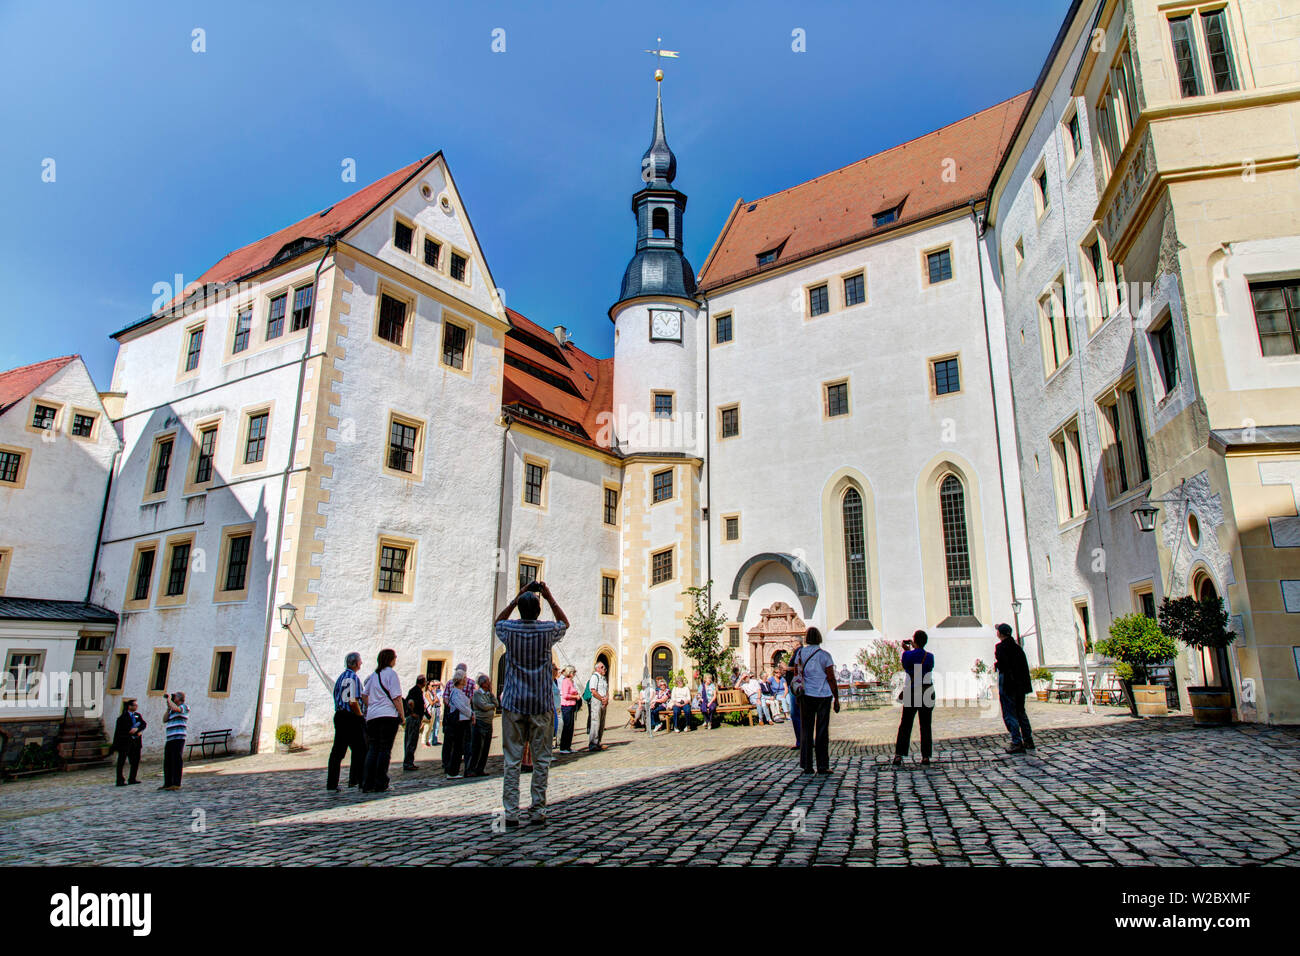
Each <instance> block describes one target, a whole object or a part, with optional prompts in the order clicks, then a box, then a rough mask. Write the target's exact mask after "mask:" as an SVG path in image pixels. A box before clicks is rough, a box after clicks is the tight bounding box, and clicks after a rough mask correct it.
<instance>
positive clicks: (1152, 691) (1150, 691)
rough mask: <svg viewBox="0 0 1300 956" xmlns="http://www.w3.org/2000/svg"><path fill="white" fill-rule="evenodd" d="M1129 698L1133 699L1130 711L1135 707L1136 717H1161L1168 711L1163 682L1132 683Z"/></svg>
mask: <svg viewBox="0 0 1300 956" xmlns="http://www.w3.org/2000/svg"><path fill="white" fill-rule="evenodd" d="M1129 698H1130V699H1131V700H1132V701H1133V707H1132V708H1131V709H1130V712H1131V711H1132V710H1133V709H1136V711H1137V716H1138V717H1163V716H1164V715H1165V714H1167V713H1169V707H1168V706H1167V705H1166V703H1165V687H1164V685H1163V684H1132V685H1130V687H1129Z"/></svg>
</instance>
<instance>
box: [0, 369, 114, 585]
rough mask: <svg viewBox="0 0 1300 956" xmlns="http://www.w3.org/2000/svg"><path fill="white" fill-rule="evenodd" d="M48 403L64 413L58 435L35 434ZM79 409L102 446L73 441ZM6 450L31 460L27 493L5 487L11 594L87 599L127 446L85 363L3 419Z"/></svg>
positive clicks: (1, 506) (3, 528)
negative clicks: (37, 409)
mask: <svg viewBox="0 0 1300 956" xmlns="http://www.w3.org/2000/svg"><path fill="white" fill-rule="evenodd" d="M40 400H46V401H50V402H54V403H58V404H61V405H62V406H63V407H62V409H61V411H60V412H59V417H58V419H57V421H56V430H55V431H48V432H41V433H36V432H33V431H29V430H28V428H27V426H28V425H30V424H31V421H32V411H33V408H34V405H35V403H36V402H37V401H40ZM74 408H78V409H84V410H86V411H88V412H92V413H94V414H95V415H97V416H98V421H97V423H96V429H95V436H94V440H90V439H81V438H74V437H73V436H72V415H73V409H74ZM0 445H10V446H14V447H18V448H22V449H25V450H26V451H27V454H28V464H27V478H26V481H25V482H24V485H23V487H22V488H11V487H8V486H3V485H0V548H12V549H13V554H12V556H11V557H10V558H9V559H8V560H9V561H10V567H9V573H8V579H7V581H6V582H5V588H4V593H5V594H7V595H9V596H10V597H29V598H46V599H51V600H60V601H82V600H85V598H86V590H87V588H88V586H89V583H90V565H91V561H92V559H93V556H94V542H95V534H96V532H97V531H98V529H99V516H100V513H101V510H102V508H103V505H104V492H105V487H106V485H107V482H108V474H109V468H110V467H111V464H112V460H113V453H114V452H115V451H117V449H118V447H119V445H120V442H119V441H118V438H117V433H116V432H115V431H114V430H113V425H112V422H110V421H108V416H107V415H105V414H104V409H103V406H101V405H100V402H99V393H98V392H97V391H96V390H95V383H94V382H92V381H91V379H90V374H89V373H88V372H87V371H86V366H85V365H84V364H83V363H82V361H81V359H80V358H77V359H74V360H73V361H71V362H69V363H68V364H67V365H65V366H64V367H63V368H61V369H60V370H59V371H57V372H55V373H54V374H53V375H52V376H50V378H49V379H47V380H46V381H45V382H43V383H42V384H41V385H40V386H38V387H37V388H36V389H35V390H34V391H33V392H32V394H31V395H29V396H27V397H26V398H24V399H23V400H21V401H19V402H18V403H17V404H15V405H14V406H13V407H12V408H10V409H9V410H8V411H7V412H5V413H4V415H0Z"/></svg>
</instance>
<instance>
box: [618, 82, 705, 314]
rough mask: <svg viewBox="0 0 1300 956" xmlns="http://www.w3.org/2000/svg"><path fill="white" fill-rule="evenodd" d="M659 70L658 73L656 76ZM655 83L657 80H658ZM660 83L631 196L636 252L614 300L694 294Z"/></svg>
mask: <svg viewBox="0 0 1300 956" xmlns="http://www.w3.org/2000/svg"><path fill="white" fill-rule="evenodd" d="M661 75H662V74H657V75H656V79H658V77H659V76H661ZM656 85H657V86H658V84H656ZM660 90H662V87H659V88H658V89H657V90H656V95H655V121H654V130H653V134H652V136H653V139H652V141H651V143H650V148H649V149H647V150H646V151H645V154H644V155H643V156H642V157H641V180H642V182H644V183H645V186H644V188H642V189H641V190H640V191H639V192H637V193H636V195H634V196H633V197H632V211H633V212H634V213H636V225H637V228H636V254H635V255H634V256H633V257H632V261H631V262H629V263H628V264H627V271H626V272H624V274H623V287H622V290H621V291H620V293H619V297H618V301H619V302H624V301H626V300H628V299H634V298H636V297H637V296H668V297H673V298H679V299H693V298H695V270H694V269H692V268H691V264H690V263H689V262H687V261H686V256H684V255H683V254H682V216H683V214H684V213H685V212H686V196H685V194H684V193H681V192H679V191H678V190H676V189H674V188H673V185H672V183H673V179H675V178H676V176H677V157H676V156H674V155H673V151H672V150H671V149H669V148H668V139H667V137H666V136H665V134H664V104H663V94H662V92H660Z"/></svg>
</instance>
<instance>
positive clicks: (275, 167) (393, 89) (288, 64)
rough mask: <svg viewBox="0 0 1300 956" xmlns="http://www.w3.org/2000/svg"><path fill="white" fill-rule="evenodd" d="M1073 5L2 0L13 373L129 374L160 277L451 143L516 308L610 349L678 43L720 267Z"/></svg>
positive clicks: (1010, 75)
mask: <svg viewBox="0 0 1300 956" xmlns="http://www.w3.org/2000/svg"><path fill="white" fill-rule="evenodd" d="M1068 5H1069V3H1068V0H979V2H978V3H973V2H970V0H925V2H913V3H905V4H885V3H881V2H856V3H813V2H803V3H766V2H753V0H746V2H738V3H709V4H704V3H700V2H699V0H695V2H691V3H666V2H665V3H629V4H625V5H616V4H610V3H607V2H606V3H589V4H576V3H575V4H559V3H537V2H529V3H496V2H477V3H473V4H464V3H456V4H451V3H428V2H421V3H391V4H383V3H358V2H355V0H351V2H346V3H336V2H332V0H318V2H314V3H310V4H307V3H304V4H289V3H275V4H269V3H243V2H234V0H223V2H220V3H214V2H208V3H184V2H175V0H169V2H165V3H164V2H158V3H149V2H134V3H129V4H126V3H103V2H88V3H36V2H14V0H7V2H6V0H0V81H2V82H0V88H3V89H4V90H6V95H5V96H4V97H3V98H2V99H0V130H3V134H0V209H2V210H3V211H4V218H5V228H4V230H3V232H2V233H0V293H2V295H3V299H2V300H0V301H2V302H3V305H2V306H0V309H2V310H3V311H0V369H3V368H11V367H13V366H16V365H22V364H26V363H28V362H35V361H39V360H41V359H43V358H47V357H49V356H52V355H59V354H66V353H68V352H74V351H75V352H80V353H81V354H82V355H83V356H85V358H86V361H87V363H88V365H89V367H90V371H91V374H92V375H93V376H94V377H95V381H96V383H97V384H98V385H99V386H100V388H107V387H108V386H109V378H110V374H111V370H112V363H113V356H114V352H115V348H114V343H113V342H112V340H111V339H109V338H108V335H109V333H111V332H113V331H115V330H117V329H119V328H121V327H123V326H125V325H127V324H129V323H130V322H132V321H134V320H136V319H138V318H140V317H141V316H143V315H145V314H146V313H147V312H148V311H149V308H150V304H151V302H152V300H153V298H154V295H153V292H152V289H153V286H154V283H156V282H160V281H171V278H172V276H173V274H175V273H181V274H183V275H184V276H185V278H186V281H190V280H192V279H194V278H196V277H197V276H198V275H199V274H200V273H201V272H202V271H203V270H204V269H206V268H207V267H208V266H209V265H211V264H212V263H213V262H215V261H216V260H217V259H219V258H220V257H221V256H222V255H224V254H225V253H226V252H228V251H229V250H231V249H234V248H237V247H239V246H241V245H244V244H246V243H248V242H252V241H254V240H256V239H258V238H260V237H262V236H264V235H266V234H268V233H270V232H273V231H275V230H276V229H279V228H282V227H283V226H285V225H288V224H289V223H291V222H294V221H296V220H297V219H300V218H302V217H303V216H305V215H308V214H309V213H311V212H314V211H316V210H319V209H322V208H324V207H325V206H327V205H329V204H330V203H332V202H334V201H335V200H337V199H339V198H340V197H341V196H344V195H346V194H347V193H348V192H351V191H352V190H353V189H355V188H356V186H353V185H349V184H345V183H343V182H342V181H341V179H340V164H341V162H342V161H343V159H345V158H352V159H355V160H356V165H357V181H358V182H357V185H364V184H365V183H368V182H371V181H373V180H375V179H378V178H379V177H381V176H383V175H385V174H387V173H389V172H391V171H392V170H394V169H397V168H399V167H401V166H404V165H405V164H407V163H409V162H411V161H413V160H415V159H417V158H419V157H420V156H422V155H425V154H427V153H430V152H433V151H434V150H436V149H442V150H443V151H444V153H445V154H446V156H447V159H448V162H449V163H450V165H451V169H452V174H453V175H454V176H455V177H456V181H457V184H458V185H459V187H460V190H461V194H462V196H463V198H464V200H465V202H466V204H467V206H468V209H469V213H470V216H471V218H472V219H473V222H474V226H475V229H476V231H477V233H478V236H479V240H480V242H481V243H482V244H483V247H484V250H485V253H486V255H487V257H488V262H489V265H490V266H491V268H492V271H493V274H494V277H495V278H496V281H497V283H498V285H500V286H501V287H502V288H503V289H504V290H505V292H506V297H507V303H508V304H509V305H510V306H511V307H513V308H516V309H518V310H519V311H521V312H523V313H524V314H525V315H528V316H529V317H530V318H532V319H534V320H536V321H538V322H540V323H541V324H542V325H544V326H547V327H550V326H552V325H559V324H563V325H567V326H569V328H570V329H571V331H572V332H573V334H574V335H575V338H576V340H577V344H578V345H580V346H582V347H583V348H585V349H587V350H588V351H590V352H592V353H594V354H596V355H598V356H602V357H603V356H607V355H609V354H610V353H611V351H612V347H613V334H612V330H611V327H610V323H609V319H608V318H607V316H606V311H607V309H608V307H609V305H610V304H611V303H612V302H613V300H614V298H615V297H616V296H617V293H618V286H619V280H620V279H621V277H622V274H623V268H624V266H625V265H626V263H627V260H628V259H629V258H630V256H631V254H632V251H633V241H634V234H633V219H632V214H631V211H630V208H629V198H630V196H631V195H632V193H633V192H634V191H635V190H636V189H637V188H638V186H639V185H640V180H639V173H640V157H641V153H642V152H643V151H644V149H645V148H646V146H647V145H648V144H649V140H650V127H651V121H652V118H653V107H654V81H653V76H652V75H653V71H654V66H655V64H654V59H653V57H650V56H647V55H645V54H644V53H642V52H641V51H642V50H644V49H646V48H649V47H653V46H654V45H655V39H656V37H658V36H662V37H663V38H664V46H665V47H666V48H669V49H675V50H680V51H682V57H681V58H680V59H678V60H672V61H666V70H667V73H668V77H667V80H666V81H665V84H664V108H665V115H666V120H667V129H668V141H669V143H670V144H671V146H672V147H673V150H674V152H675V153H676V154H677V159H678V175H677V181H676V185H677V187H678V188H679V189H681V190H682V191H684V192H685V193H687V194H688V196H689V197H690V203H689V206H688V208H687V212H686V224H685V235H686V242H687V253H688V256H689V258H690V260H691V262H692V264H693V265H694V266H695V267H696V268H697V269H698V268H699V267H700V265H701V264H702V263H703V261H704V257H705V255H706V254H707V252H708V250H709V247H710V246H711V245H712V242H713V240H714V238H715V237H716V235H717V233H718V230H719V229H720V228H721V227H722V224H723V222H724V220H725V218H726V215H727V213H728V211H729V210H730V208H731V205H732V203H733V202H734V201H735V199H736V198H737V197H738V196H744V197H745V198H747V199H748V198H753V197H756V196H762V195H766V194H768V193H771V192H775V191H777V190H779V189H783V188H785V187H787V186H790V185H793V184H795V183H798V182H802V181H804V180H806V179H810V178H812V177H814V176H817V175H820V174H821V173H824V172H826V171H828V170H831V169H835V168H837V167H839V166H842V165H845V164H847V163H850V162H853V161H855V160H857V159H860V158H862V157H863V156H866V155H870V154H871V153H873V152H877V151H879V150H881V149H885V148H888V147H890V146H892V145H895V144H897V143H899V142H902V141H904V140H907V139H910V138H912V137H914V136H917V135H920V134H922V133H925V132H928V131H929V130H931V129H934V128H936V127H939V126H942V125H944V124H946V123H950V122H952V121H953V120H956V119H959V118H960V117H962V116H965V115H967V114H969V113H972V112H975V111H976V110H979V109H982V108H984V107H986V106H990V105H992V104H993V103H996V102H999V101H1001V100H1003V99H1006V98H1007V97H1010V96H1012V95H1014V94H1016V93H1018V92H1021V91H1023V90H1025V89H1028V88H1029V87H1030V86H1032V84H1033V81H1034V79H1035V77H1036V76H1037V74H1038V70H1039V69H1040V67H1041V66H1042V63H1043V60H1044V59H1045V58H1046V56H1047V52H1048V49H1049V47H1050V46H1051V43H1052V39H1053V37H1054V36H1055V34H1056V31H1057V29H1058V28H1059V26H1060V22H1061V20H1062V18H1063V17H1064V14H1065V10H1066V8H1067V7H1068ZM196 28H200V29H202V30H203V31H205V39H206V52H203V53H196V52H193V51H192V49H191V46H192V42H193V41H192V31H193V30H194V29H196ZM497 28H500V29H503V30H504V31H505V45H506V50H505V52H504V53H494V52H493V51H492V49H491V44H492V31H493V30H494V29H497ZM796 28H798V29H802V30H803V31H805V35H806V47H807V49H806V52H803V53H796V52H793V51H792V49H791V44H792V39H791V34H792V31H793V30H795V29H796ZM47 158H48V159H53V160H54V161H55V166H54V170H55V181H54V182H43V181H42V169H43V163H44V161H45V160H46V159H47Z"/></svg>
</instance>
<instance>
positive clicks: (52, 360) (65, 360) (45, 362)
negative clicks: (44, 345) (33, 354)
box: [0, 352, 81, 376]
mask: <svg viewBox="0 0 1300 956" xmlns="http://www.w3.org/2000/svg"><path fill="white" fill-rule="evenodd" d="M77 358H81V353H79V352H72V353H70V354H68V355H57V356H55V357H54V358H47V359H41V360H40V361H39V362H32V363H30V364H28V365H18V366H15V367H14V368H9V369H5V370H4V371H0V376H5V375H12V374H14V373H15V372H29V371H31V370H32V369H34V368H40V367H41V366H42V365H52V364H54V363H55V362H62V363H63V364H64V365H67V364H68V363H69V362H71V361H72V360H73V359H77Z"/></svg>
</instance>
